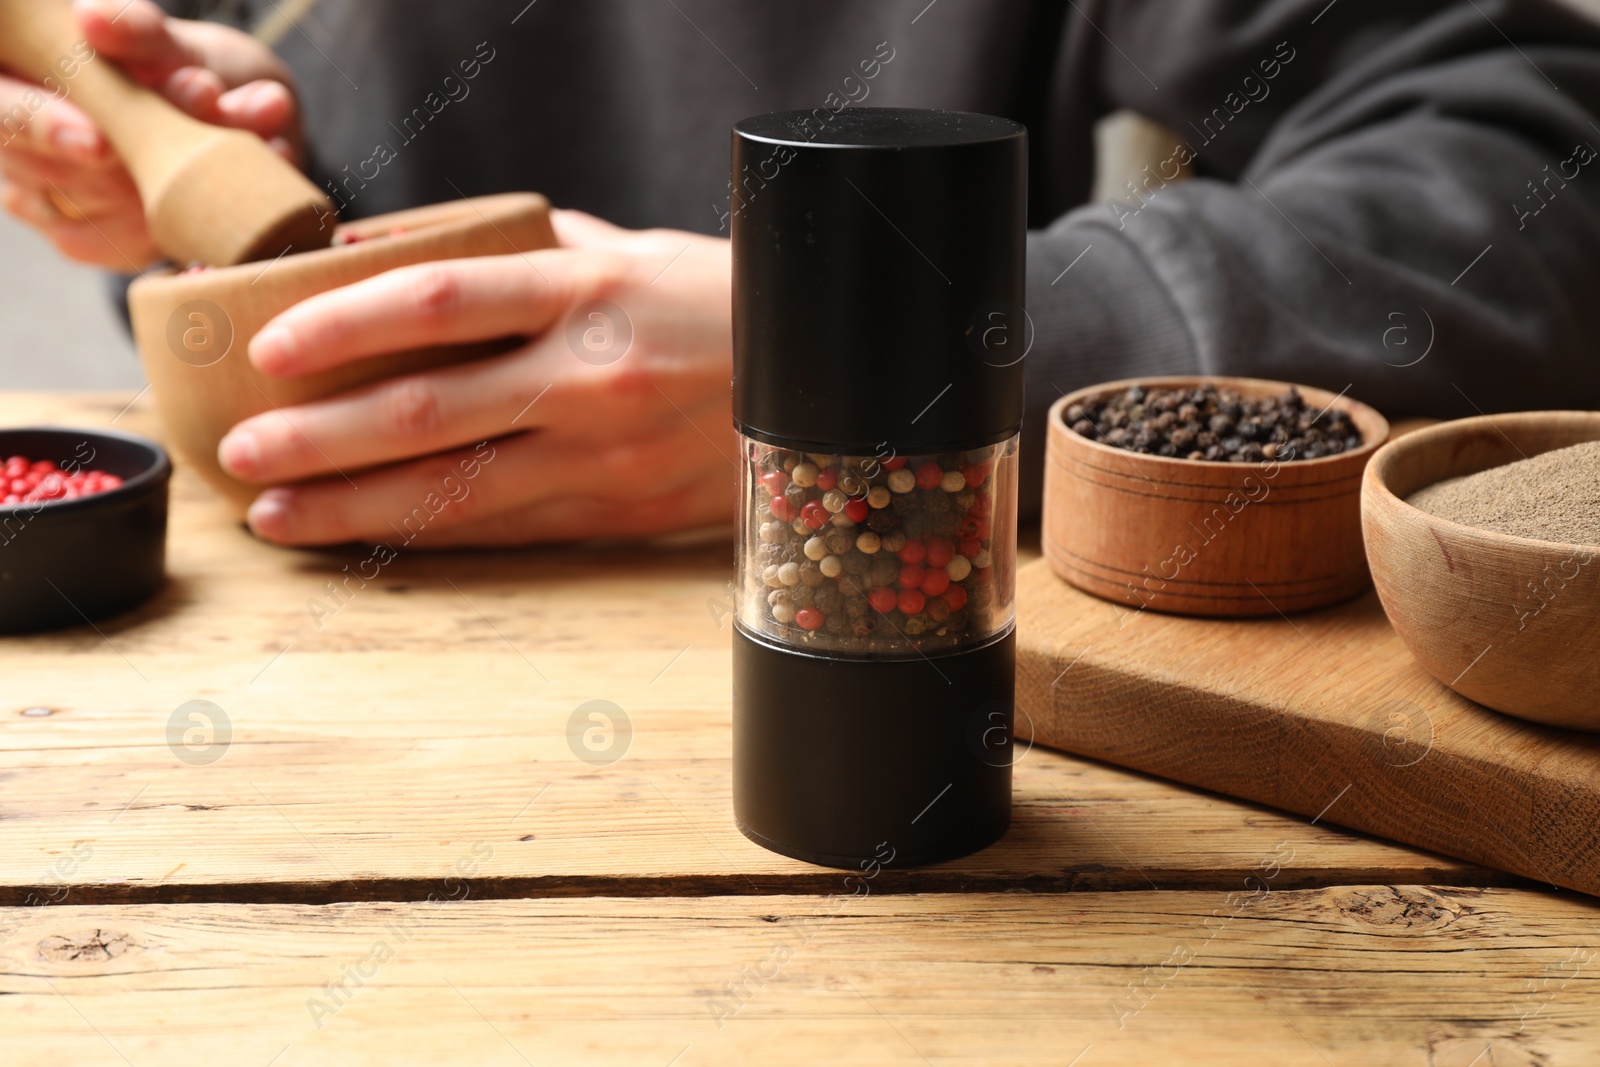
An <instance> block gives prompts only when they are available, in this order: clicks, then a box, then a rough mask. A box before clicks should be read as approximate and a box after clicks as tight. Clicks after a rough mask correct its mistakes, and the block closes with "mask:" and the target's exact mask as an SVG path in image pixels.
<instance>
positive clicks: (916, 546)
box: [900, 538, 928, 563]
mask: <svg viewBox="0 0 1600 1067" xmlns="http://www.w3.org/2000/svg"><path fill="white" fill-rule="evenodd" d="M927 554H928V549H927V546H926V545H924V544H923V543H922V542H921V541H918V540H917V539H916V538H912V539H911V540H909V541H907V542H906V543H905V546H904V547H902V548H901V549H900V562H901V563H921V562H922V560H923V557H924V556H926V555H927Z"/></svg>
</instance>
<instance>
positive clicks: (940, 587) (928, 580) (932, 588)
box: [917, 570, 950, 596]
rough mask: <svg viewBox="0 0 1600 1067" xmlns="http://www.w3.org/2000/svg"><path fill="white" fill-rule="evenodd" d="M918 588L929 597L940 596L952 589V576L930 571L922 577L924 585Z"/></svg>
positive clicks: (942, 572)
mask: <svg viewBox="0 0 1600 1067" xmlns="http://www.w3.org/2000/svg"><path fill="white" fill-rule="evenodd" d="M917 588H919V589H921V590H922V591H923V592H924V593H926V594H927V595H928V596H938V595H939V594H940V593H942V592H944V591H945V590H946V589H949V588H950V576H949V575H948V574H946V573H945V572H944V571H939V570H933V571H928V572H927V573H926V574H924V575H923V576H922V584H921V585H920V586H918V587H917Z"/></svg>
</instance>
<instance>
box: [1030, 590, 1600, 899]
mask: <svg viewBox="0 0 1600 1067" xmlns="http://www.w3.org/2000/svg"><path fill="white" fill-rule="evenodd" d="M1017 605H1018V616H1019V619H1020V620H1021V624H1019V627H1018V633H1019V640H1018V648H1017V660H1018V668H1017V675H1018V676H1017V699H1018V704H1019V706H1020V707H1021V708H1022V709H1024V710H1026V711H1027V712H1028V714H1029V715H1031V717H1032V719H1033V722H1034V724H1035V726H1036V728H1037V731H1038V734H1037V736H1038V738H1039V740H1040V741H1041V742H1043V743H1045V744H1051V745H1056V746H1058V747H1061V748H1064V749H1067V750H1069V751H1073V752H1078V753H1081V754H1084V755H1089V756H1093V757H1095V758H1099V759H1105V760H1108V761H1111V762H1114V763H1118V764H1121V765H1123V766H1127V767H1133V768H1137V769H1140V770H1144V771H1148V772H1150V773H1154V774H1159V775H1162V776H1164V777H1167V778H1172V779H1175V780H1177V781H1182V782H1189V783H1192V784H1196V785H1201V786H1204V787H1206V788H1208V789H1215V790H1217V791H1218V792H1222V793H1226V794H1229V795H1232V796H1238V797H1244V798H1247V799H1251V800H1256V801H1260V802H1262V803H1265V804H1270V805H1272V806H1273V807H1275V808H1281V809H1284V810H1287V811H1294V812H1300V813H1302V814H1305V815H1312V816H1316V815H1319V814H1320V815H1321V816H1322V820H1323V821H1325V822H1334V823H1338V824H1340V825H1343V826H1349V827H1355V828H1358V829H1362V830H1365V831H1367V832H1370V833H1374V834H1379V835H1382V836H1384V837H1388V838H1392V839H1394V840H1399V841H1406V842H1410V843H1412V844H1416V845H1419V846H1422V847H1425V848H1431V849H1435V850H1437V851H1439V852H1443V853H1445V854H1447V855H1453V856H1459V857H1462V858H1464V859H1467V860H1470V861H1473V862H1477V863H1484V864H1488V865H1490V866H1493V867H1497V868H1499V869H1501V870H1506V871H1512V872H1516V873H1518V874H1522V875H1524V876H1527V877H1529V878H1532V879H1537V880H1538V881H1541V882H1546V883H1549V884H1552V885H1560V886H1566V887H1569V888H1574V889H1580V890H1583V891H1584V892H1588V893H1600V829H1597V828H1600V738H1596V737H1594V736H1592V735H1588V734H1580V733H1577V732H1574V731H1567V730H1559V729H1555V728H1551V727H1543V726H1536V725H1533V724H1530V723H1525V722H1522V721H1520V720H1518V719H1513V718H1509V717H1507V716H1504V715H1500V714H1498V713H1496V712H1493V711H1490V710H1489V709H1487V708H1484V707H1482V706H1480V705H1477V704H1474V703H1472V702H1471V701H1469V700H1466V699H1464V698H1463V697H1460V696H1458V695H1456V694H1455V693H1453V692H1451V691H1450V690H1449V689H1448V688H1446V687H1445V686H1444V685H1443V684H1442V683H1440V682H1439V681H1437V680H1436V679H1434V678H1433V677H1431V676H1430V675H1429V674H1428V673H1427V672H1426V671H1424V670H1423V669H1422V667H1421V666H1420V665H1419V664H1418V663H1417V661H1416V660H1415V659H1414V658H1413V657H1412V656H1411V654H1410V652H1408V651H1407V650H1406V647H1405V645H1404V644H1403V643H1402V642H1401V641H1400V639H1399V637H1398V636H1397V635H1396V634H1395V632H1394V630H1393V629H1392V628H1391V627H1390V626H1389V623H1388V620H1387V619H1386V618H1385V616H1384V614H1383V610H1382V608H1381V607H1380V605H1379V603H1378V600H1377V597H1376V596H1375V595H1374V594H1371V593H1369V594H1367V595H1366V596H1363V597H1362V598H1360V599H1358V600H1356V601H1353V602H1351V603H1349V604H1345V605H1341V606H1338V607H1335V608H1330V609H1327V610H1325V611H1321V612H1316V613H1310V614H1302V615H1297V616H1292V617H1290V616H1283V617H1277V618H1273V619H1263V620H1248V621H1247V620H1232V621H1223V620H1201V619H1186V618H1179V617H1176V616H1169V615H1159V614H1156V613H1154V612H1149V611H1146V612H1138V611H1135V610H1133V609H1130V608H1125V607H1123V606H1121V605H1117V604H1112V603H1110V602H1107V601H1103V600H1099V599H1096V598H1094V597H1091V596H1088V595H1087V594H1084V593H1082V592H1079V591H1078V590H1076V589H1074V588H1072V587H1071V586H1069V585H1067V584H1066V583H1065V582H1063V581H1061V580H1060V579H1059V578H1057V577H1056V576H1055V575H1054V574H1053V573H1051V571H1050V570H1049V568H1048V567H1047V566H1044V565H1041V564H1039V563H1035V564H1030V565H1029V566H1027V567H1025V568H1023V569H1022V570H1021V571H1020V572H1019V575H1018V589H1017Z"/></svg>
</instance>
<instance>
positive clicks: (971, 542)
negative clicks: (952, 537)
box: [956, 537, 983, 559]
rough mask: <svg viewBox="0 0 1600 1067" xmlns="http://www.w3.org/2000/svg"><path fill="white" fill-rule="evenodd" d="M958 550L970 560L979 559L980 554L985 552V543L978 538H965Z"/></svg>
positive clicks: (957, 547)
mask: <svg viewBox="0 0 1600 1067" xmlns="http://www.w3.org/2000/svg"><path fill="white" fill-rule="evenodd" d="M956 550H957V551H958V552H960V553H961V554H962V555H963V556H966V557H967V558H968V559H977V558H978V553H979V552H982V551H983V542H981V541H979V540H978V539H977V538H976V537H963V538H962V539H961V544H959V545H957V546H956Z"/></svg>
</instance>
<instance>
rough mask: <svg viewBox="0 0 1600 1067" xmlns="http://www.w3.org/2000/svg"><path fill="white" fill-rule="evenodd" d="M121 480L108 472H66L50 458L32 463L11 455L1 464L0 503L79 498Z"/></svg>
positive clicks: (117, 484)
mask: <svg viewBox="0 0 1600 1067" xmlns="http://www.w3.org/2000/svg"><path fill="white" fill-rule="evenodd" d="M121 485H122V479H121V478H119V477H117V476H116V475H115V474H107V473H106V472H105V471H90V470H84V471H74V472H73V473H70V474H69V473H67V472H66V471H64V470H62V469H60V468H59V467H57V466H56V465H55V463H53V462H52V461H50V460H48V459H41V460H37V461H33V462H30V461H29V460H28V459H27V458H26V457H24V456H11V457H9V458H8V459H6V461H5V462H4V463H3V464H0V503H4V504H13V505H15V504H30V503H36V502H38V501H44V500H76V499H77V498H79V497H85V496H93V495H95V494H96V493H105V492H109V491H110V490H112V489H117V488H119V487H121Z"/></svg>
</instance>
